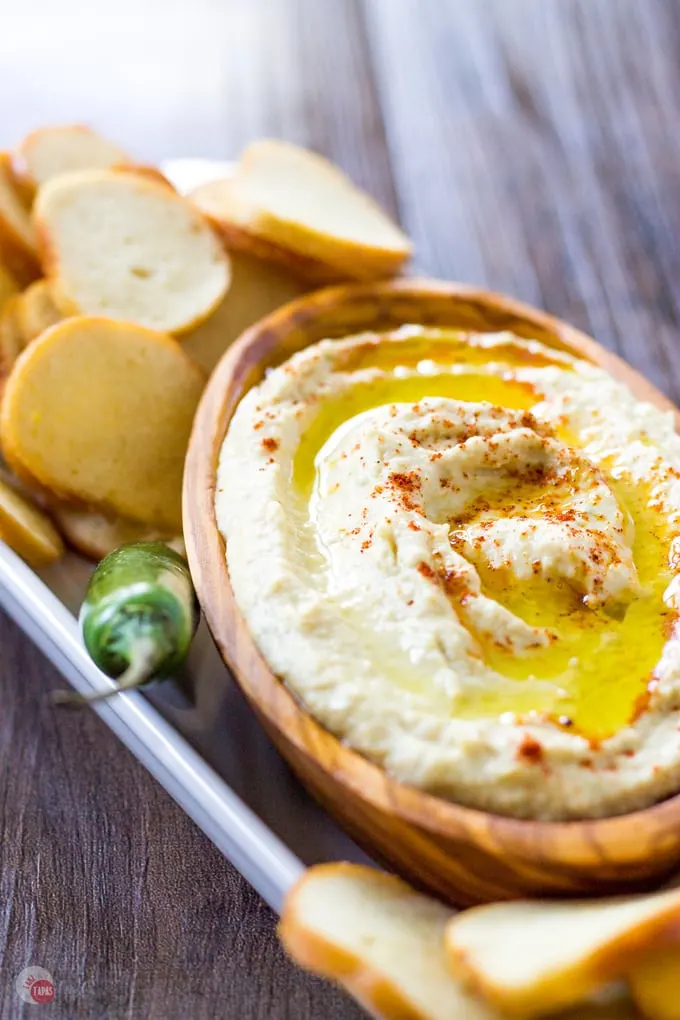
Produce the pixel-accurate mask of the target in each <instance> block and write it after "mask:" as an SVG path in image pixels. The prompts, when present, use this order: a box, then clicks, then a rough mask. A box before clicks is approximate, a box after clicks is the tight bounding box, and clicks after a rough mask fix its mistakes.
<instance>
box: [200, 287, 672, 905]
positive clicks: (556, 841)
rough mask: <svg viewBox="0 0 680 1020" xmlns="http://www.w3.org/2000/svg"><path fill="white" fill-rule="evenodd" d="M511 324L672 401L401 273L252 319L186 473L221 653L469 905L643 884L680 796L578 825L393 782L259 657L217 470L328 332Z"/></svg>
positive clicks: (286, 752) (571, 347)
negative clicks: (252, 397) (238, 419)
mask: <svg viewBox="0 0 680 1020" xmlns="http://www.w3.org/2000/svg"><path fill="white" fill-rule="evenodd" d="M408 322H411V323H421V324H426V325H440V326H453V327H460V328H463V329H471V330H481V331H487V332H488V331H496V330H503V329H509V330H512V331H513V332H515V333H517V334H518V335H520V336H524V337H529V338H536V339H538V340H541V341H543V342H544V343H546V344H549V345H551V346H553V347H558V348H560V349H563V350H567V351H570V352H572V353H575V354H577V355H579V356H581V357H584V358H587V359H588V360H590V361H592V362H594V363H596V364H598V365H600V366H601V367H603V368H605V369H606V370H608V371H609V372H610V373H611V374H612V375H613V376H615V377H616V378H618V379H620V380H622V381H623V382H625V383H626V384H627V385H628V386H629V388H630V389H631V390H632V392H633V393H634V394H635V395H636V396H637V397H638V398H639V399H641V400H647V401H650V402H651V403H653V404H655V405H656V406H657V407H659V408H662V409H664V410H672V411H674V413H675V415H676V425H677V426H678V427H680V413H679V412H678V411H677V410H676V409H675V408H674V406H673V405H672V404H671V402H670V401H669V400H668V399H667V398H666V397H665V396H663V394H661V393H660V392H659V391H658V390H656V389H655V388H654V387H653V386H652V385H651V384H650V383H649V382H647V380H645V379H644V378H643V377H642V376H640V375H639V374H638V373H636V372H635V371H634V370H633V369H632V368H630V366H628V365H627V364H626V363H625V362H623V361H622V360H621V359H620V358H618V357H617V356H616V355H614V354H611V353H610V352H608V351H605V350H604V349H603V348H601V347H600V346H599V345H598V344H597V343H596V342H595V341H594V340H592V339H591V338H590V337H588V336H586V335H585V334H583V333H581V332H579V331H578V330H576V329H574V328H573V327H571V326H569V325H568V324H567V323H565V322H562V321H560V320H559V319H556V318H554V317H552V316H550V315H548V314H546V313H544V312H541V311H538V310H537V309H534V308H531V307H530V306H528V305H524V304H521V303H520V302H518V301H515V300H513V299H511V298H508V297H505V296H502V295H499V294H493V293H489V292H487V291H483V290H479V289H476V288H473V287H468V286H464V285H459V284H451V283H439V282H435V281H422V280H395V281H390V282H385V283H377V284H354V285H347V286H341V287H333V288H328V289H326V290H323V291H318V292H316V293H314V294H311V295H308V296H306V297H303V298H300V299H299V300H297V301H295V302H292V303H291V304H289V305H286V306H285V307H284V308H282V309H280V310H279V311H277V312H274V313H273V314H272V315H270V316H268V317H267V318H266V319H263V320H262V321H261V322H260V323H258V324H256V325H255V326H253V327H252V328H251V329H249V330H248V331H247V332H246V333H245V334H244V335H243V336H242V337H241V339H240V340H239V341H238V342H237V343H236V344H235V345H234V346H233V347H232V348H231V349H230V350H229V351H228V353H227V354H226V355H225V357H224V358H223V359H222V361H221V362H220V364H219V365H218V367H217V369H216V370H215V372H214V374H213V376H212V378H211V380H210V383H209V385H208V387H207V389H206V391H205V394H204V397H203V400H202V402H201V405H200V407H199V411H198V414H197V417H196V420H195V424H194V430H193V435H192V439H191V443H190V447H189V454H188V459H187V465H186V472H185V478H184V527H185V540H186V545H187V551H188V555H189V561H190V564H191V569H192V574H193V577H194V581H195V584H196V588H197V590H198V594H199V598H200V600H201V604H202V606H203V610H204V612H205V615H206V618H207V620H208V624H209V626H210V629H211V631H212V634H213V637H214V638H215V641H216V643H217V645H218V647H219V649H220V652H221V654H222V656H223V658H224V660H225V662H226V663H227V665H228V666H229V667H230V668H231V670H232V672H233V673H234V675H235V676H236V679H237V681H238V683H239V685H240V686H241V688H242V690H243V691H244V693H245V695H246V697H247V698H248V700H249V702H250V704H251V705H252V707H253V709H254V710H255V712H256V713H257V715H258V717H259V719H260V721H261V723H262V725H263V726H264V728H265V729H266V730H267V732H268V734H269V736H270V737H271V739H272V741H273V742H274V744H275V745H276V746H277V747H278V749H279V751H280V752H281V753H282V754H283V756H284V757H285V758H286V759H287V761H288V762H289V764H290V765H291V767H292V768H293V769H294V771H295V772H296V773H297V775H298V776H299V777H300V779H301V780H302V782H303V783H304V784H305V785H306V786H307V788H308V789H309V790H310V791H311V793H312V794H313V795H314V796H315V797H316V798H317V800H319V801H320V802H321V803H322V804H323V805H324V806H325V807H326V808H327V809H328V810H329V811H330V812H331V813H332V814H333V815H334V816H335V817H336V818H337V819H338V820H339V821H340V823H341V824H342V825H343V826H344V827H345V828H346V829H347V830H348V831H349V832H350V833H351V835H352V836H353V837H354V838H355V839H356V840H357V842H358V843H360V844H361V845H362V846H364V847H365V848H366V849H368V851H369V852H371V853H372V854H374V855H375V856H376V857H378V858H380V859H381V860H382V861H384V862H386V863H388V864H389V865H390V866H392V867H393V868H394V869H395V870H397V871H398V872H399V873H401V874H402V875H404V876H405V877H406V878H408V879H409V880H410V881H411V882H413V883H415V884H416V885H418V886H421V887H425V888H427V889H429V890H431V891H433V892H435V893H437V894H439V895H440V896H442V897H444V898H445V899H448V900H450V901H451V902H453V903H457V904H461V905H467V904H472V903H479V902H484V901H487V900H496V899H504V898H513V897H520V896H527V895H536V894H541V895H551V894H552V895H587V894H596V893H605V892H614V891H623V890H630V889H635V888H645V887H648V886H650V885H653V884H654V883H655V882H657V881H658V880H659V879H660V878H662V877H665V876H666V875H667V874H668V873H670V871H671V870H672V868H673V867H674V866H677V864H678V862H680V796H676V797H673V798H671V799H670V800H668V801H666V802H664V803H662V804H658V805H656V806H654V807H652V808H649V809H647V810H644V811H638V812H635V813H633V814H628V815H623V816H620V817H617V818H608V819H602V820H596V821H584V822H566V823H553V822H532V821H517V820H515V819H511V818H505V817H501V816H498V815H492V814H489V813H486V812H483V811H477V810H473V809H470V808H464V807H461V806H459V805H457V804H453V803H449V802H446V801H443V800H439V799H437V798H436V797H433V796H431V795H429V794H426V793H423V792H421V791H420V790H417V789H415V788H413V787H409V786H406V785H404V784H401V783H398V782H396V781H395V780H393V779H391V778H390V777H389V776H388V775H387V774H386V773H385V772H384V771H383V770H382V769H380V768H379V767H378V766H376V765H374V764H373V763H371V762H369V761H368V760H366V759H365V758H362V757H361V756H360V755H358V754H357V753H355V752H353V751H351V750H349V749H348V748H347V747H345V746H344V745H343V744H342V743H341V742H340V741H339V740H337V739H336V738H335V737H334V736H333V735H332V734H330V733H329V732H328V731H327V730H325V729H324V728H323V727H322V726H320V725H319V724H318V723H317V722H316V721H315V720H314V719H313V718H312V717H311V716H309V715H308V714H307V713H306V712H305V711H304V710H303V709H302V708H301V706H300V705H299V703H298V702H297V701H296V700H295V699H294V697H293V696H292V694H291V693H290V692H289V691H288V690H287V688H286V687H285V686H284V685H283V683H282V682H281V681H280V680H279V679H278V678H277V677H276V676H274V674H273V673H272V672H271V670H270V669H269V668H268V666H267V664H266V662H265V661H264V659H263V658H262V656H261V655H260V654H259V652H258V650H257V648H256V646H255V643H254V641H253V639H252V637H251V635H250V633H249V631H248V628H247V627H246V625H245V623H244V621H243V619H242V617H241V615H240V613H239V610H238V607H237V605H236V602H235V599H234V594H233V592H232V589H231V586H230V582H229V572H228V565H227V562H226V560H225V550H224V543H223V541H222V538H221V536H220V534H219V532H218V530H217V524H216V520H215V509H214V489H215V471H216V465H217V458H218V454H219V450H220V447H221V445H222V441H223V439H224V435H225V432H226V429H227V426H228V423H229V420H230V418H231V415H232V414H233V412H234V409H235V408H236V406H237V404H238V402H239V401H240V399H241V397H242V396H243V395H244V393H246V392H247V390H248V389H249V388H250V387H251V386H253V385H254V384H255V383H257V382H258V381H259V380H260V379H261V378H262V376H263V373H264V371H265V370H266V369H267V368H268V367H270V366H272V365H275V364H277V363H280V362H281V361H284V360H285V359H286V358H288V357H289V356H290V355H291V354H293V353H294V352H295V351H297V350H300V349H301V348H303V347H305V346H307V345H309V344H312V343H315V342H316V341H318V340H320V339H322V338H324V337H341V336H346V335H348V334H351V333H357V332H360V331H362V330H366V329H371V330H373V329H378V330H382V329H388V328H392V327H395V326H398V325H401V324H403V323H408Z"/></svg>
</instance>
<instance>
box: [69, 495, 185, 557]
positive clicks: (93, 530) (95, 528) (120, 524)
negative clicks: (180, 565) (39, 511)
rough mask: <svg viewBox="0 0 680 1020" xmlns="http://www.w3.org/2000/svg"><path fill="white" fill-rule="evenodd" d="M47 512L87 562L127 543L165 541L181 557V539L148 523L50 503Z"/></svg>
mask: <svg viewBox="0 0 680 1020" xmlns="http://www.w3.org/2000/svg"><path fill="white" fill-rule="evenodd" d="M50 513H51V514H52V518H53V519H54V521H55V523H56V525H57V527H58V529H59V531H60V532H61V534H62V535H63V536H64V538H65V539H66V542H67V543H68V545H70V546H72V547H73V548H74V549H75V550H76V551H77V552H79V553H82V555H83V556H87V557H88V559H92V560H102V559H104V557H105V556H108V554H109V553H111V552H113V551H114V549H118V548H119V546H121V545H127V544H128V542H157V541H160V542H167V544H168V545H171V546H172V548H173V549H175V551H176V552H179V553H180V554H181V555H184V541H183V539H182V538H179V537H177V536H176V535H175V536H170V535H169V534H168V532H167V531H162V530H160V529H159V528H154V527H152V526H151V525H149V524H140V523H139V522H138V521H131V520H129V519H128V518H126V517H109V516H107V515H106V514H103V513H98V512H97V511H94V510H84V509H82V508H80V507H75V506H69V505H68V504H67V503H52V504H51V505H50Z"/></svg>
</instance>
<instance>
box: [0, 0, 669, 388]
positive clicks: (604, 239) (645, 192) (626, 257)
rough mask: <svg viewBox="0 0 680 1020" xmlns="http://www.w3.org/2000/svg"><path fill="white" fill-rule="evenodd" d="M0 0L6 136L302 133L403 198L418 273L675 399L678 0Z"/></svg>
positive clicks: (127, 141)
mask: <svg viewBox="0 0 680 1020" xmlns="http://www.w3.org/2000/svg"><path fill="white" fill-rule="evenodd" d="M4 7H5V8H6V9H5V11H4V12H3V28H2V32H1V33H0V95H2V98H3V102H2V113H1V115H0V145H2V146H10V145H12V144H13V143H14V142H15V141H16V140H17V139H18V138H20V137H21V136H22V134H24V133H25V132H26V131H27V130H29V129H30V128H34V127H37V126H39V125H41V124H44V123H48V122H51V121H52V122H59V121H83V120H84V121H89V122H91V123H92V124H94V125H95V126H96V127H97V128H99V129H100V130H101V131H102V132H104V133H105V134H107V135H110V136H111V138H112V139H113V140H115V141H117V142H119V143H120V144H121V145H122V146H123V147H124V148H126V149H129V150H130V151H131V152H132V153H133V154H136V155H137V156H139V158H140V159H142V160H148V161H154V160H159V159H162V158H165V157H169V156H207V157H214V158H229V157H233V156H234V155H235V154H237V153H238V151H239V149H240V148H241V147H242V146H243V145H244V144H245V143H246V142H247V141H249V140H250V139H252V138H254V137H258V136H262V135H274V136H279V137H284V138H288V139H291V140H293V141H296V142H300V143H302V144H305V145H309V146H311V147H313V148H316V149H319V150H320V151H322V152H323V153H325V154H326V155H328V156H330V157H331V158H332V159H335V160H336V161H337V162H339V163H340V164H341V165H342V166H343V167H344V168H345V169H346V170H348V171H349V172H350V174H351V175H352V176H353V177H354V178H355V180H357V181H358V183H360V184H362V185H364V186H365V187H366V188H367V189H368V190H369V191H370V192H372V193H373V194H374V195H375V196H376V197H377V198H378V199H379V200H380V201H381V202H382V203H383V205H385V206H386V207H387V208H388V209H389V210H390V211H392V212H396V213H398V214H399V216H400V218H401V220H402V222H403V224H404V226H405V227H406V228H407V230H408V231H409V232H410V233H411V234H412V236H413V237H414V240H415V242H416V246H417V261H416V265H417V268H419V269H422V270H425V271H427V272H430V273H434V274H439V275H443V276H446V277H453V278H458V279H463V280H469V281H474V282H476V283H486V284H489V285H490V286H493V287H495V288H497V289H500V290H506V291H510V292H512V293H514V294H516V295H518V296H521V297H523V298H525V299H527V300H530V301H533V302H536V303H537V304H540V305H544V306H546V307H548V308H549V309H550V310H551V311H554V312H556V313H557V314H562V315H565V316H566V317H567V318H571V319H572V320H574V321H575V322H576V323H577V324H578V325H580V326H582V327H584V328H587V329H588V328H589V329H591V330H592V331H593V332H594V333H595V335H596V336H597V337H598V338H599V339H600V340H602V341H603V342H604V343H606V344H608V345H609V346H611V347H617V348H618V349H619V350H621V351H622V352H623V353H624V354H625V355H626V356H627V357H629V358H630V359H631V360H633V361H634V362H635V363H636V364H638V365H639V366H640V367H645V368H646V370H647V371H648V372H649V374H651V376H652V378H653V379H654V381H655V382H660V383H662V384H663V385H665V387H666V389H668V388H669V387H670V388H672V389H673V392H674V393H675V394H676V395H678V394H680V388H679V387H678V383H679V382H680V375H676V369H675V361H676V359H675V356H674V355H675V345H676V342H677V337H676V336H675V333H674V330H675V323H676V317H677V310H678V306H679V305H680V292H679V290H678V288H679V287H680V284H679V283H678V281H679V280H680V251H679V248H678V243H677V237H678V225H679V223H680V187H679V186H678V184H679V177H680V131H679V130H678V114H677V108H678V101H677V100H678V95H680V4H678V3H677V2H676V0H650V2H647V3H641V2H640V0H616V2H612V0H191V2H188V0H186V2H185V0H116V2H114V3H110V2H108V3H106V4H104V3H102V2H101V0H94V2H90V3H84V2H80V0H60V2H58V3H56V2H54V0H23V3H14V4H11V5H10V4H9V3H8V2H7V0H5V4H4ZM652 252H653V257H652ZM650 330H654V332H655V334H656V335H657V336H656V339H657V343H656V344H655V348H654V351H649V350H648V351H647V352H643V351H642V349H641V344H640V339H639V338H640V336H641V335H644V334H645V333H649V331H650Z"/></svg>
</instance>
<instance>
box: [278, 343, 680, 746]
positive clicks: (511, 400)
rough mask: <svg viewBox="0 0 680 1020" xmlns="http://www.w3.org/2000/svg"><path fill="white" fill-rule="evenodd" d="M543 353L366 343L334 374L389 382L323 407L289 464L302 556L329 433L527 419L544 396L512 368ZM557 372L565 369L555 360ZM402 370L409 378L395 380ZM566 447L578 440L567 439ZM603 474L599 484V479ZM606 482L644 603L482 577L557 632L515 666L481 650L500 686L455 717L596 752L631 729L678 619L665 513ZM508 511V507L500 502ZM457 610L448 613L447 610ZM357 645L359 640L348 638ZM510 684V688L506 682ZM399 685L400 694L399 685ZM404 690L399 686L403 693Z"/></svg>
mask: <svg viewBox="0 0 680 1020" xmlns="http://www.w3.org/2000/svg"><path fill="white" fill-rule="evenodd" d="M550 363H551V362H550V356H549V353H548V354H545V353H536V352H534V354H533V355H529V353H528V352H527V351H526V349H524V348H521V347H519V346H513V344H512V343H511V342H508V343H505V344H503V345H501V346H499V347H496V348H494V347H490V348H489V347H485V348H481V347H480V346H476V345H474V343H473V344H472V345H471V344H469V343H467V342H464V340H463V339H462V338H461V334H458V333H455V332H451V333H449V334H447V333H445V332H438V335H437V340H436V342H435V343H434V344H433V342H432V336H428V335H427V334H425V335H423V336H422V337H419V336H412V337H409V339H408V340H407V341H404V340H403V339H402V340H400V341H395V342H390V341H389V340H385V339H384V338H383V341H382V342H380V343H368V344H366V345H364V346H363V347H362V348H361V349H360V350H359V351H358V352H350V353H349V354H348V356H347V358H346V359H345V364H340V365H339V366H338V370H340V371H348V372H353V373H355V372H362V373H364V376H365V375H366V374H370V369H374V368H377V369H381V370H383V372H386V373H387V375H384V374H381V375H375V376H374V377H373V378H365V377H364V378H363V379H361V377H360V378H359V379H356V380H355V381H353V382H352V384H351V385H350V386H349V387H348V388H347V390H346V391H345V392H342V393H339V394H335V395H333V396H330V397H324V398H322V399H321V400H320V401H319V403H318V408H319V409H318V412H317V414H316V415H315V417H314V419H313V420H312V422H311V423H310V425H309V427H308V428H306V430H305V432H304V434H303V436H302V438H301V440H300V443H299V446H298V449H297V451H296V455H295V458H294V463H293V475H292V479H291V481H292V483H293V489H294V492H295V493H296V494H297V502H298V508H299V519H300V524H301V528H302V531H303V532H304V535H302V534H301V539H300V551H302V549H303V547H304V546H305V544H306V545H307V546H308V547H309V542H310V533H311V532H312V531H313V525H312V523H311V522H310V519H309V501H310V497H311V494H312V491H313V488H314V484H315V479H316V475H317V458H318V455H319V453H320V451H321V450H322V449H323V447H324V445H325V444H326V443H327V442H328V441H329V440H330V439H331V438H332V437H333V435H334V433H335V432H336V430H337V429H339V428H340V427H342V426H343V425H345V423H346V422H348V421H349V420H350V419H352V418H354V417H355V416H357V415H360V414H362V413H364V412H366V411H368V410H371V409H373V408H377V407H381V406H384V405H390V404H398V403H410V404H417V403H418V402H419V401H421V400H425V399H427V398H428V397H447V398H451V399H455V400H459V401H470V402H479V401H488V402H490V403H492V404H498V405H500V406H503V407H506V408H512V409H521V410H530V409H531V408H532V407H533V406H535V405H536V403H538V402H539V401H540V400H541V399H542V395H541V393H540V392H538V391H537V389H535V388H534V387H533V386H531V385H530V384H528V383H526V382H523V381H519V380H518V379H516V378H515V377H514V374H513V369H515V368H517V367H518V366H526V365H533V366H534V367H536V368H539V369H540V368H542V367H545V366H547V365H549V364H550ZM555 363H556V364H559V367H560V368H561V369H564V370H568V369H569V366H568V365H565V364H564V363H562V362H561V361H558V360H556V361H555ZM404 370H408V371H404ZM569 440H570V442H571V444H572V445H574V446H578V438H577V437H575V436H573V435H570V436H569ZM605 474H606V473H605ZM606 480H607V483H608V485H609V486H610V488H611V489H612V491H613V492H614V494H615V497H616V499H617V502H618V504H619V507H620V508H621V509H622V510H623V511H624V513H627V514H628V515H629V517H630V519H631V520H632V523H633V526H634V535H635V537H634V542H633V559H634V562H635V566H636V569H637V572H638V577H639V581H640V585H641V594H639V595H638V596H636V597H635V598H633V599H632V601H631V602H630V603H629V604H628V605H626V606H623V607H621V611H620V612H618V613H614V614H612V613H611V612H609V613H608V612H606V611H604V610H602V609H593V608H589V607H588V606H586V605H584V603H583V600H582V599H581V598H580V597H579V596H578V594H577V593H576V592H575V591H574V590H573V588H571V587H570V586H569V585H567V584H566V583H565V582H560V581H555V580H549V579H548V578H537V579H535V580H532V581H528V582H527V581H524V580H523V581H519V580H518V579H517V578H513V577H508V576H507V575H503V574H502V573H501V572H494V571H491V570H489V569H486V570H485V569H479V567H478V569H479V572H480V577H481V581H482V591H483V593H484V594H485V595H487V596H489V597H490V598H492V599H494V600H495V601H497V602H498V603H499V604H500V605H502V606H504V607H505V608H506V609H508V610H509V611H510V612H512V613H513V614H515V615H516V616H517V617H520V618H521V619H523V620H524V621H526V622H527V623H529V624H530V625H532V626H537V627H544V628H548V629H550V630H551V631H554V632H555V633H556V635H557V639H556V640H555V641H554V642H553V643H552V644H551V645H550V646H549V647H544V648H537V649H531V650H528V651H527V652H526V653H524V654H522V655H517V654H515V653H513V652H511V651H508V650H507V649H505V648H502V647H499V646H497V645H495V644H493V643H492V642H490V641H488V640H487V641H482V642H480V643H481V648H482V655H483V658H484V661H485V663H486V665H487V666H488V667H489V668H490V669H491V670H493V671H494V672H496V673H498V674H499V675H500V676H501V677H503V678H504V682H503V683H499V684H498V685H497V686H496V687H494V686H492V685H490V684H487V685H474V687H472V686H471V688H470V691H469V693H468V694H467V695H466V696H465V697H464V698H463V701H462V703H457V705H456V709H455V714H456V716H458V717H462V718H467V719H475V718H494V717H495V718H500V717H502V716H504V715H506V714H507V713H512V714H513V716H514V717H520V718H527V717H531V718H536V717H539V718H544V719H550V720H551V721H555V722H556V723H558V724H559V725H564V726H567V727H569V728H570V730H572V731H578V732H580V733H581V734H583V735H584V736H586V737H588V738H589V739H591V740H592V741H595V742H597V741H600V740H602V739H604V738H606V737H607V736H610V735H611V734H613V733H615V732H617V731H618V730H620V729H621V728H622V727H624V726H625V725H626V724H628V723H630V722H632V721H633V719H634V718H635V715H636V712H637V711H638V709H639V706H640V704H641V703H642V702H643V701H644V696H645V693H646V691H647V688H648V685H649V684H650V682H651V681H653V679H654V672H655V669H656V667H657V665H658V663H659V661H660V659H661V656H662V652H663V648H664V644H665V642H666V641H667V638H668V634H669V632H670V630H671V629H672V626H673V622H674V620H675V615H676V614H675V612H674V611H673V610H672V609H671V608H669V607H668V606H667V605H666V604H665V602H664V592H665V590H666V588H667V586H668V584H669V582H670V580H671V578H672V571H671V569H670V567H669V562H668V557H669V547H670V542H671V539H672V537H673V536H672V534H670V529H669V527H668V526H667V524H666V523H665V520H664V517H663V515H662V513H661V512H660V511H659V510H658V509H656V508H655V507H653V506H652V505H650V501H649V499H648V494H647V492H646V491H645V490H644V488H641V487H640V486H639V485H633V484H632V483H630V482H629V481H626V479H625V478H617V479H614V478H613V477H611V476H610V475H609V474H606ZM540 499H541V494H540V490H538V491H536V492H535V493H534V494H532V495H531V496H530V497H527V498H525V499H524V500H522V499H521V498H519V499H518V500H517V501H516V502H515V505H514V509H513V508H512V507H508V506H507V505H504V506H503V507H499V508H498V511H499V514H500V513H504V514H510V515H512V514H513V513H515V514H517V513H528V514H532V513H533V514H535V515H536V516H537V517H538V518H539V519H540ZM506 502H507V501H506ZM308 553H309V556H308V561H309V566H311V565H312V563H314V564H315V569H317V570H323V563H324V558H323V556H322V555H319V554H318V550H316V551H315V552H314V553H313V552H312V551H311V549H310V548H308ZM453 601H454V608H455V600H453ZM357 637H358V639H359V640H360V635H357ZM508 681H509V682H508ZM400 686H404V685H400ZM406 686H408V685H406Z"/></svg>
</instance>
